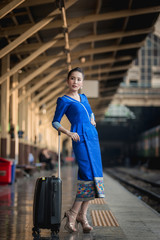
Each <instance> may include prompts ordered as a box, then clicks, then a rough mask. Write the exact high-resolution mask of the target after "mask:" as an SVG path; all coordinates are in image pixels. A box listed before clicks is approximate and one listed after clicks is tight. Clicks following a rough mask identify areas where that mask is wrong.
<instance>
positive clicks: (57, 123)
mask: <svg viewBox="0 0 160 240" xmlns="http://www.w3.org/2000/svg"><path fill="white" fill-rule="evenodd" d="M52 126H53V127H54V128H55V129H57V130H58V128H59V127H61V126H62V125H61V124H60V123H59V122H52Z"/></svg>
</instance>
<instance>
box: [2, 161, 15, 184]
mask: <svg viewBox="0 0 160 240" xmlns="http://www.w3.org/2000/svg"><path fill="white" fill-rule="evenodd" d="M11 174H12V163H11V162H10V161H8V160H6V159H4V158H0V183H8V184H9V183H11Z"/></svg>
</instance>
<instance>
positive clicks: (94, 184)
mask: <svg viewBox="0 0 160 240" xmlns="http://www.w3.org/2000/svg"><path fill="white" fill-rule="evenodd" d="M95 197H96V198H104V197H105V195H104V184H103V177H98V178H94V181H81V180H78V182H77V194H76V201H89V200H93V199H94V198H95Z"/></svg>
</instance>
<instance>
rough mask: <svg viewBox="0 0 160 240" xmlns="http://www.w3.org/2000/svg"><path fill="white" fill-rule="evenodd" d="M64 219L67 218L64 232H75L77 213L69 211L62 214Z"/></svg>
mask: <svg viewBox="0 0 160 240" xmlns="http://www.w3.org/2000/svg"><path fill="white" fill-rule="evenodd" d="M65 217H66V218H67V220H66V224H65V226H64V228H65V230H67V231H68V232H70V233H72V232H77V229H76V228H75V223H76V217H77V213H76V212H74V211H73V210H72V209H70V210H68V211H67V212H65V213H64V218H65Z"/></svg>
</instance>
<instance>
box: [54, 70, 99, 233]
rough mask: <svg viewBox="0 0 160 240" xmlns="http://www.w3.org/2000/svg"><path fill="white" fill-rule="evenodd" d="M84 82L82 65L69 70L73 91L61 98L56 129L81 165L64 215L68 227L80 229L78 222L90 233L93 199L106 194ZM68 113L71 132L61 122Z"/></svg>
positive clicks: (55, 118)
mask: <svg viewBox="0 0 160 240" xmlns="http://www.w3.org/2000/svg"><path fill="white" fill-rule="evenodd" d="M83 81H84V74H83V71H82V70H81V69H80V68H78V67H77V68H74V69H72V70H71V71H70V72H69V73H68V78H67V84H68V87H69V93H68V95H64V96H63V97H59V98H58V99H57V108H56V111H55V116H54V118H53V121H52V125H53V127H54V128H56V129H57V130H58V131H60V132H62V133H64V134H66V135H67V136H69V137H70V138H71V139H72V145H73V150H74V153H75V156H76V160H77V162H78V167H79V170H78V183H77V194H76V199H75V202H74V204H73V206H72V208H71V209H70V210H68V211H67V212H65V215H64V217H66V218H67V221H66V225H65V229H66V230H67V231H69V232H76V231H77V229H76V228H75V223H76V221H77V222H78V223H81V225H82V228H83V232H90V231H91V230H92V229H93V228H92V227H91V226H90V225H89V223H88V221H87V218H86V214H87V209H88V204H89V200H92V199H94V198H95V197H96V198H101V197H102V198H103V197H104V185H103V171H102V163H101V153H100V147H99V140H98V133H97V130H96V128H95V126H96V122H95V119H94V114H93V113H92V110H91V107H90V105H89V102H88V99H87V97H86V96H85V95H84V94H78V90H79V89H81V88H82V86H83ZM64 114H66V116H67V118H68V119H69V121H70V123H71V131H69V130H67V129H65V128H64V127H63V126H62V125H61V124H60V121H61V118H62V116H63V115H64Z"/></svg>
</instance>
